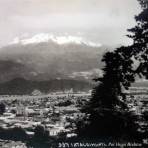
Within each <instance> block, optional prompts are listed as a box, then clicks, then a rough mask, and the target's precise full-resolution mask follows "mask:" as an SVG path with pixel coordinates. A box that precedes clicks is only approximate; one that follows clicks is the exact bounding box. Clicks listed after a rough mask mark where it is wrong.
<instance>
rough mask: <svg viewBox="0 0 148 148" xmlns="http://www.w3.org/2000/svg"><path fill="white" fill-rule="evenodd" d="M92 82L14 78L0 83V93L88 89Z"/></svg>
mask: <svg viewBox="0 0 148 148" xmlns="http://www.w3.org/2000/svg"><path fill="white" fill-rule="evenodd" d="M91 88H92V84H90V83H88V82H86V81H79V80H70V79H69V80H68V79H59V80H58V79H54V80H49V81H30V80H26V79H23V78H16V79H13V80H11V81H8V82H5V83H1V84H0V95H30V94H32V92H33V91H34V90H39V91H40V92H41V93H45V94H46V93H49V92H56V91H65V90H70V89H73V91H74V92H78V91H89V90H90V89H91Z"/></svg>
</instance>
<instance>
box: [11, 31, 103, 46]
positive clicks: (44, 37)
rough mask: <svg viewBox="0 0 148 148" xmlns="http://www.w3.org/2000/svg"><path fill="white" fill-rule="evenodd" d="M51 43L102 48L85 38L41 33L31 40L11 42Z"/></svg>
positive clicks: (16, 39)
mask: <svg viewBox="0 0 148 148" xmlns="http://www.w3.org/2000/svg"><path fill="white" fill-rule="evenodd" d="M49 41H52V42H55V43H57V44H59V45H62V44H70V43H74V44H84V45H87V46H91V47H101V44H100V43H95V42H92V41H87V40H86V39H84V38H83V37H78V36H70V35H67V36H54V35H51V34H48V33H40V34H36V35H34V36H32V37H31V38H24V39H21V38H19V37H16V38H15V39H14V40H13V41H12V42H10V44H23V45H26V44H34V43H41V42H49Z"/></svg>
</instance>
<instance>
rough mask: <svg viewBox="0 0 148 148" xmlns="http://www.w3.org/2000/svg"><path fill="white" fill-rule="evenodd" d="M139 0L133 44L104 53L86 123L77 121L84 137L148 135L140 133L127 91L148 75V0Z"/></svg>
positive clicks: (132, 138) (134, 138) (131, 138)
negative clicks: (103, 63) (136, 81)
mask: <svg viewBox="0 0 148 148" xmlns="http://www.w3.org/2000/svg"><path fill="white" fill-rule="evenodd" d="M138 1H139V2H140V5H141V8H142V12H141V13H140V14H139V15H138V16H136V17H135V19H136V21H137V25H136V26H135V27H134V28H132V29H129V30H128V31H129V32H130V33H131V34H130V35H128V37H130V38H132V39H133V45H131V46H127V47H124V46H122V47H120V48H117V49H116V50H115V51H113V52H107V53H106V54H105V55H104V57H103V60H102V61H103V62H105V67H104V68H103V72H104V74H103V77H102V78H98V79H96V81H97V82H98V85H97V86H96V87H95V88H94V90H93V93H92V98H91V99H90V101H89V102H88V103H87V104H86V106H85V107H84V108H82V111H83V112H84V113H86V117H85V118H86V119H85V121H86V122H85V123H84V124H83V122H81V121H79V122H78V123H77V125H78V128H77V133H78V135H79V136H80V137H94V138H96V137H105V138H108V137H111V138H113V139H115V140H118V139H120V141H142V139H143V138H144V137H143V136H144V134H142V133H140V132H138V129H139V128H140V127H139V126H138V124H137V123H136V121H137V120H138V117H137V116H135V115H134V113H133V112H130V110H129V109H128V107H127V103H126V96H125V95H124V93H123V89H129V87H130V86H131V83H133V82H135V78H136V77H137V76H139V77H145V78H148V1H147V0H138ZM135 63H137V64H135ZM125 137H126V138H125Z"/></svg>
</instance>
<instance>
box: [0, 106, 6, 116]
mask: <svg viewBox="0 0 148 148" xmlns="http://www.w3.org/2000/svg"><path fill="white" fill-rule="evenodd" d="M5 110H6V106H5V104H4V103H0V115H2V114H3V113H4V112H5Z"/></svg>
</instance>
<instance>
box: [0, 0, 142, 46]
mask: <svg viewBox="0 0 148 148" xmlns="http://www.w3.org/2000/svg"><path fill="white" fill-rule="evenodd" d="M139 11H140V7H139V4H138V2H137V0H0V46H4V45H7V44H8V43H9V42H11V41H12V40H13V39H14V38H16V37H19V38H27V37H28V38H29V37H31V36H34V35H36V34H39V33H49V34H53V35H56V36H60V35H62V36H68V35H70V36H80V37H84V38H86V39H87V40H90V41H93V42H98V43H101V44H110V45H112V44H123V43H128V42H129V40H128V39H127V38H126V37H125V35H126V34H127V32H126V29H128V28H131V27H132V26H134V25H135V21H134V15H136V14H138V13H139Z"/></svg>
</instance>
